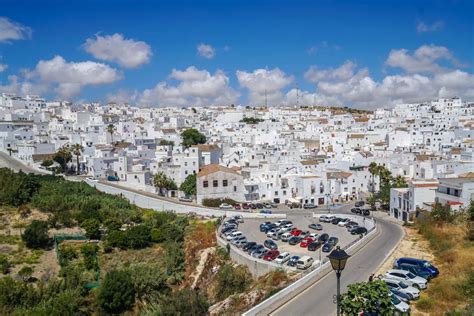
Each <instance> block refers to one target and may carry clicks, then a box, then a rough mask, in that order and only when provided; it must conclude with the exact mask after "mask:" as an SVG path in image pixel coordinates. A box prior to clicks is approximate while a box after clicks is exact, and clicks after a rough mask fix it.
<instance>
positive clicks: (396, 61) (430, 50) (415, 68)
mask: <svg viewBox="0 0 474 316" xmlns="http://www.w3.org/2000/svg"><path fill="white" fill-rule="evenodd" d="M440 60H447V61H449V62H451V63H453V64H457V61H456V59H455V58H454V57H453V55H452V53H451V52H450V51H449V50H448V49H447V48H446V47H443V46H435V45H423V46H421V47H419V48H418V49H417V50H415V52H414V53H413V54H410V53H409V51H408V50H407V49H394V50H392V51H390V53H389V55H388V58H387V60H386V61H385V63H386V64H387V65H389V66H391V67H399V68H402V69H403V70H405V71H406V72H408V73H420V72H422V73H439V72H443V71H446V69H445V68H444V67H442V66H441V65H440V64H439V63H438V61H440Z"/></svg>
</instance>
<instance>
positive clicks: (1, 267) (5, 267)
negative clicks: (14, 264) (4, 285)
mask: <svg viewBox="0 0 474 316" xmlns="http://www.w3.org/2000/svg"><path fill="white" fill-rule="evenodd" d="M10 267H11V263H10V261H9V260H8V257H7V256H6V255H4V254H1V253H0V272H2V273H3V274H7V273H8V272H10Z"/></svg>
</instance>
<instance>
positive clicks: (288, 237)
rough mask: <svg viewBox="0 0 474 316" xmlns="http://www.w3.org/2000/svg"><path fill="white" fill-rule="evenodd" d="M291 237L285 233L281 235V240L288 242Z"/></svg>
mask: <svg viewBox="0 0 474 316" xmlns="http://www.w3.org/2000/svg"><path fill="white" fill-rule="evenodd" d="M291 237H293V235H291V234H290V233H284V234H283V235H281V237H280V239H281V241H288V240H290V238H291Z"/></svg>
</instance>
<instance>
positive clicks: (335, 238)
mask: <svg viewBox="0 0 474 316" xmlns="http://www.w3.org/2000/svg"><path fill="white" fill-rule="evenodd" d="M327 242H328V243H330V244H332V245H333V246H335V245H337V243H338V242H339V238H337V237H331V238H329V239H328V241H327Z"/></svg>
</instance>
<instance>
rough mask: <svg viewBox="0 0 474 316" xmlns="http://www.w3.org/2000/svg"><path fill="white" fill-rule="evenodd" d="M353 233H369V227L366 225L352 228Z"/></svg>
mask: <svg viewBox="0 0 474 316" xmlns="http://www.w3.org/2000/svg"><path fill="white" fill-rule="evenodd" d="M351 234H352V235H360V234H367V228H365V227H356V228H354V229H352V230H351Z"/></svg>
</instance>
